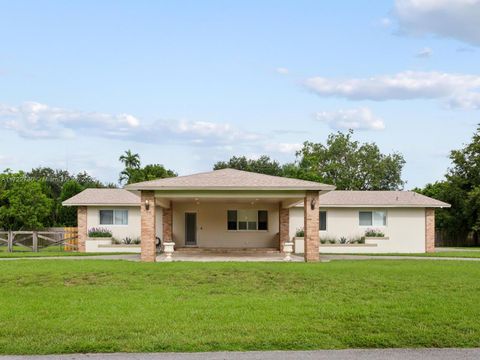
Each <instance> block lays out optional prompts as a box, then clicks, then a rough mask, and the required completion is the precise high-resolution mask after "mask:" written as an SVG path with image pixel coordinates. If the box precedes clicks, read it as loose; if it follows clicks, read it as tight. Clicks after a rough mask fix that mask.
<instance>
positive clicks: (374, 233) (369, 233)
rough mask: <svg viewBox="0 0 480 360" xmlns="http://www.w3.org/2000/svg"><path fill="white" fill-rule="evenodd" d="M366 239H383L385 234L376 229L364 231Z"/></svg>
mask: <svg viewBox="0 0 480 360" xmlns="http://www.w3.org/2000/svg"><path fill="white" fill-rule="evenodd" d="M365 236H366V237H384V236H385V233H384V232H382V231H380V230H377V229H367V230H366V231H365Z"/></svg>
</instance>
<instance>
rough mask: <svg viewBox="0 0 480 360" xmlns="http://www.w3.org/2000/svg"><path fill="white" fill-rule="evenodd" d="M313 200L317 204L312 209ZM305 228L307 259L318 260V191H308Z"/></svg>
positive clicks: (305, 200)
mask: <svg viewBox="0 0 480 360" xmlns="http://www.w3.org/2000/svg"><path fill="white" fill-rule="evenodd" d="M312 200H313V201H314V203H315V205H314V207H313V209H312ZM304 221H305V223H304V230H305V261H318V260H319V259H320V254H319V246H320V235H319V233H318V231H319V221H320V213H319V203H318V191H307V193H306V196H305V199H304Z"/></svg>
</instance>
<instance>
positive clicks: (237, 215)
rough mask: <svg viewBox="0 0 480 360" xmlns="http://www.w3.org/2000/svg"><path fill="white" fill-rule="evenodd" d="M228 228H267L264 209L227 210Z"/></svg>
mask: <svg viewBox="0 0 480 360" xmlns="http://www.w3.org/2000/svg"><path fill="white" fill-rule="evenodd" d="M227 229H228V230H250V231H255V230H268V211H266V210H228V211H227Z"/></svg>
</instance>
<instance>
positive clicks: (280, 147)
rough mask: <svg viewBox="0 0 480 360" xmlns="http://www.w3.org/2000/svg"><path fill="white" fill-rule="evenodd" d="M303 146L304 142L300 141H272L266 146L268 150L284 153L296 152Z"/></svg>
mask: <svg viewBox="0 0 480 360" xmlns="http://www.w3.org/2000/svg"><path fill="white" fill-rule="evenodd" d="M301 148H302V144H299V143H278V142H271V143H267V144H265V146H264V149H265V150H266V151H271V152H278V153H282V154H294V153H295V152H296V151H298V150H300V149H301Z"/></svg>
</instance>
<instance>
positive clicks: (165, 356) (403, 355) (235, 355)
mask: <svg viewBox="0 0 480 360" xmlns="http://www.w3.org/2000/svg"><path fill="white" fill-rule="evenodd" d="M3 359H12V360H20V359H39V360H43V359H45V360H47V359H52V360H70V359H75V360H101V359H106V360H127V359H133V360H180V359H185V360H224V359H225V360H226V359H232V360H296V359H305V360H314V359H315V360H327V359H328V360H331V359H332V360H384V359H392V360H395V359H399V360H417V359H422V360H447V359H459V360H462V359H463V360H470V359H472V360H473V359H480V349H478V348H475V349H354V350H315V351H249V352H210V353H209V352H206V353H155V354H151V353H150V354H149V353H145V354H133V353H131V354H129V353H114V354H73V355H39V356H0V360H3Z"/></svg>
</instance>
